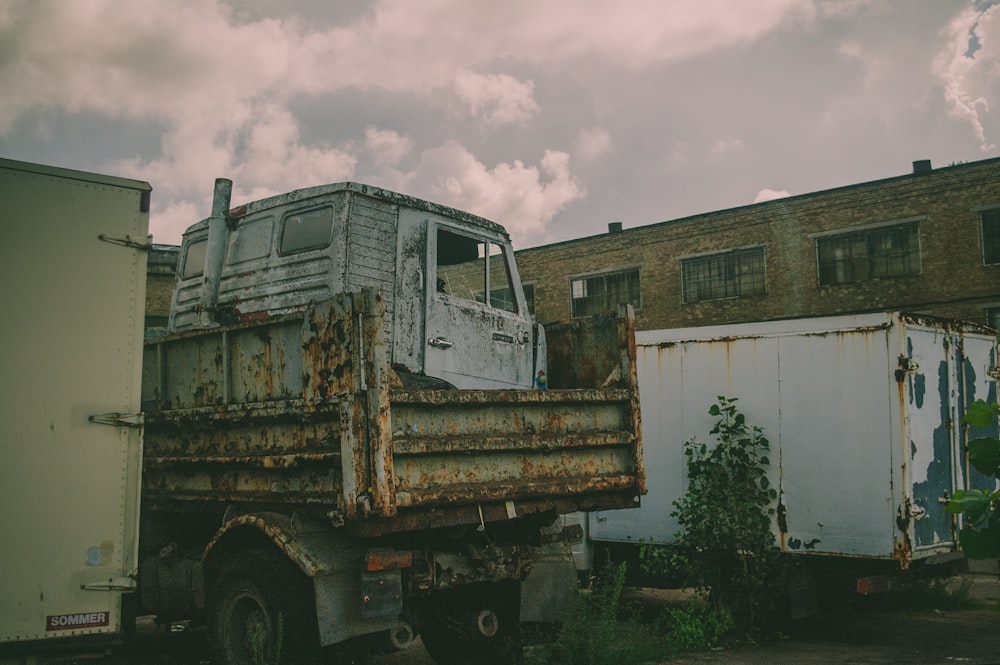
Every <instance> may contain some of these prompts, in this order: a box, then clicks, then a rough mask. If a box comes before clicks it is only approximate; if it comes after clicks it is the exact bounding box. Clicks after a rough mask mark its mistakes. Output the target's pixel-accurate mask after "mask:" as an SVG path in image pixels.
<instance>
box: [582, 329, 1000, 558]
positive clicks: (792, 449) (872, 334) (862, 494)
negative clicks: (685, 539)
mask: <svg viewBox="0 0 1000 665" xmlns="http://www.w3.org/2000/svg"><path fill="white" fill-rule="evenodd" d="M996 344H997V342H996V336H995V333H994V331H992V330H990V329H987V328H984V327H982V326H977V325H974V324H970V323H962V322H956V321H945V320H940V319H933V318H929V317H918V316H908V315H905V314H901V313H898V312H888V313H881V314H865V315H856V316H839V317H823V318H815V319H799V320H788V321H775V322H762V323H751V324H741V325H733V326H711V327H703V328H687V329H679V330H659V331H648V332H642V333H640V334H639V335H638V348H639V354H638V356H639V362H638V367H639V385H640V392H641V396H642V410H643V413H644V414H645V422H644V430H645V431H644V435H645V436H644V439H645V441H646V446H645V453H646V463H647V465H648V468H649V469H650V478H651V479H652V480H651V482H650V488H649V494H648V495H647V496H646V498H645V499H644V501H643V506H642V508H641V509H639V510H636V511H625V512H617V513H594V514H591V515H590V516H589V529H590V533H591V539H592V540H595V541H616V542H639V541H646V542H662V543H669V542H672V539H673V536H674V534H675V533H676V532H677V531H678V529H679V524H678V523H677V521H676V518H674V517H672V516H671V515H670V513H671V512H672V511H673V509H674V502H675V501H677V500H678V499H680V498H681V497H682V496H683V493H684V491H685V488H686V477H685V469H686V466H685V458H684V453H683V446H684V443H685V442H686V441H688V440H690V439H692V438H697V439H699V440H701V441H705V442H707V441H709V440H710V437H709V431H710V429H711V428H712V426H713V423H714V421H715V418H714V417H712V416H711V415H709V414H708V408H709V407H710V406H711V405H712V404H713V403H714V402H715V401H716V398H717V396H718V395H724V396H729V397H736V398H738V400H739V401H738V402H737V406H738V407H739V408H740V410H741V411H742V412H743V413H744V414H745V415H746V417H747V420H748V422H750V423H752V424H754V425H759V426H761V427H763V429H764V434H765V436H767V437H768V439H769V440H770V443H771V454H770V455H769V457H770V460H771V466H770V470H769V473H770V479H771V484H772V486H773V487H775V488H777V489H778V491H779V506H778V514H779V515H780V519H778V520H776V521H775V523H774V525H773V528H774V532H775V537H776V540H777V542H778V543H779V544H780V546H781V547H782V549H784V550H785V551H787V552H793V553H800V554H810V555H815V554H822V555H830V556H849V557H866V558H873V559H885V560H893V559H895V560H897V561H898V562H899V563H900V564H902V565H903V566H906V565H908V564H909V563H910V562H911V561H913V560H915V559H921V558H926V557H930V556H933V555H935V554H941V553H946V552H949V551H951V550H953V549H954V548H955V547H956V544H955V534H954V529H955V528H956V526H959V525H957V524H955V523H954V522H953V520H952V516H951V515H949V514H947V513H946V512H945V511H944V510H943V501H945V500H946V497H947V496H950V495H951V494H952V493H953V492H954V491H955V490H956V489H963V488H966V487H968V486H969V482H970V478H972V477H973V474H971V473H970V470H969V469H968V464H967V461H966V455H965V444H966V441H967V440H968V439H969V436H970V433H969V432H967V431H966V430H965V429H964V428H963V427H962V426H961V424H960V423H961V417H962V414H963V413H964V411H965V409H966V408H967V407H968V405H969V404H970V403H971V402H973V401H974V400H976V399H986V400H989V401H995V400H996V396H997V387H996V376H997V374H996V367H997V357H996V353H997V352H996ZM982 435H983V433H981V432H980V433H974V434H973V436H982ZM992 435H993V436H995V435H996V431H995V429H994V430H993V431H992ZM973 480H974V478H973Z"/></svg>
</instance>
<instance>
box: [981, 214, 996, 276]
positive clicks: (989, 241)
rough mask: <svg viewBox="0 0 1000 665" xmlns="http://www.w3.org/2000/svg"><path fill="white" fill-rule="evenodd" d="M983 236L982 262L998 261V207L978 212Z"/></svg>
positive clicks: (994, 262)
mask: <svg viewBox="0 0 1000 665" xmlns="http://www.w3.org/2000/svg"><path fill="white" fill-rule="evenodd" d="M979 226H980V229H981V230H982V236H983V264H984V265H994V264H997V263H1000V209H997V210H987V211H985V212H981V213H979Z"/></svg>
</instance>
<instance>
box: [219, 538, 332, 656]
mask: <svg viewBox="0 0 1000 665" xmlns="http://www.w3.org/2000/svg"><path fill="white" fill-rule="evenodd" d="M314 608H315V600H314V599H313V587H312V584H311V583H310V580H309V578H308V577H306V576H305V575H304V574H302V572H301V571H299V570H298V568H296V567H295V565H294V564H292V563H291V562H290V561H289V560H288V559H286V558H285V557H284V556H283V555H281V554H280V553H278V552H275V551H270V550H248V551H245V552H239V553H237V554H235V555H234V556H233V557H232V558H230V559H229V561H227V562H226V563H225V564H224V565H223V567H222V570H221V571H220V573H219V575H218V577H217V578H216V581H215V583H214V584H213V585H212V588H211V591H210V592H209V598H208V621H209V626H208V628H209V637H210V639H211V647H212V652H213V659H212V662H213V663H214V664H216V665H257V664H259V663H279V662H283V663H311V662H317V658H318V657H319V654H320V649H319V630H318V628H317V625H316V613H315V609H314Z"/></svg>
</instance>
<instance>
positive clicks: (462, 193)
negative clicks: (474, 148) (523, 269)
mask: <svg viewBox="0 0 1000 665" xmlns="http://www.w3.org/2000/svg"><path fill="white" fill-rule="evenodd" d="M413 185H414V186H415V187H416V188H418V189H420V190H423V191H425V194H424V196H426V197H428V198H431V199H432V200H434V201H438V202H440V203H444V204H446V205H450V206H452V207H455V208H459V209H461V210H468V211H469V212H472V213H474V214H477V215H480V216H482V217H486V218H487V219H492V220H494V221H496V222H498V223H500V224H502V225H503V226H504V227H505V228H506V229H507V231H508V232H509V233H510V234H511V236H512V237H514V239H515V243H516V244H517V245H522V244H524V243H526V242H529V241H532V240H537V239H539V238H540V237H542V236H543V235H544V231H545V225H546V224H547V223H548V222H549V221H550V220H551V219H552V217H553V216H554V215H555V214H556V213H558V212H559V211H560V210H562V209H563V208H564V207H565V206H566V205H568V204H569V203H571V202H573V201H576V200H578V199H581V198H583V197H584V195H585V192H584V190H583V187H582V186H581V185H580V183H579V182H577V180H576V178H575V177H574V176H573V174H572V173H571V172H570V169H569V155H567V154H566V153H563V152H558V151H552V150H547V151H545V154H544V156H543V157H542V159H541V162H540V163H539V164H538V165H537V166H533V165H526V164H524V163H523V162H521V161H519V160H516V161H514V162H513V163H506V162H502V163H500V164H497V165H496V166H494V167H493V168H492V169H491V168H488V167H487V166H486V165H485V164H483V163H482V162H480V161H479V160H478V159H476V157H475V156H474V155H473V154H472V153H471V152H469V151H468V150H467V149H466V148H465V147H464V146H462V145H461V144H459V143H458V142H456V141H449V142H448V143H446V144H444V145H442V146H440V147H439V148H435V149H433V150H428V151H426V152H425V153H424V154H423V155H422V157H421V160H420V165H419V166H418V168H417V171H416V174H415V175H414V180H413Z"/></svg>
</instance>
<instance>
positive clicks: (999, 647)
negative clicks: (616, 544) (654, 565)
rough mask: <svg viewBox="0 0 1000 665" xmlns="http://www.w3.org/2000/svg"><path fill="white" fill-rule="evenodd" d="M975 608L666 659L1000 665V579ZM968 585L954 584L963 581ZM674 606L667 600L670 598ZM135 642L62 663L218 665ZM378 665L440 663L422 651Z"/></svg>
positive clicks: (689, 662) (913, 614)
mask: <svg viewBox="0 0 1000 665" xmlns="http://www.w3.org/2000/svg"><path fill="white" fill-rule="evenodd" d="M961 580H964V581H966V582H967V583H968V584H969V587H968V588H969V595H970V596H971V598H973V599H975V600H977V601H979V603H978V604H977V606H976V607H971V608H963V609H959V610H935V609H929V610H928V609H923V610H921V611H913V610H907V609H905V608H904V609H899V608H898V607H895V606H894V607H893V609H892V610H888V609H886V608H885V607H881V606H880V605H879V603H878V602H877V601H873V602H868V601H863V602H857V603H852V604H851V605H850V606H849V607H848V606H845V607H843V608H840V609H837V610H834V611H824V612H821V613H819V614H818V615H815V616H813V617H811V618H809V619H804V620H801V621H798V622H795V623H794V624H792V626H791V627H790V628H789V632H788V635H787V636H786V639H784V640H782V641H780V642H778V643H775V644H767V645H760V646H747V645H739V646H731V647H724V648H719V649H714V650H711V651H705V652H697V653H691V654H685V655H684V656H681V657H677V658H675V659H673V660H670V661H667V662H669V663H672V664H676V665H695V664H697V665H723V664H725V665H888V664H909V665H955V664H962V663H966V664H969V665H1000V611H998V607H1000V578H998V576H997V575H996V574H995V573H970V574H966V575H963V576H962V578H961ZM961 580H955V583H956V584H960V583H961ZM630 593H631V594H632V595H633V596H634V597H639V598H643V597H645V599H646V600H649V599H654V600H655V599H656V598H657V597H658V596H657V594H658V593H661V592H655V591H649V590H630ZM665 602H668V601H665ZM137 632H138V635H137V638H136V640H135V641H134V642H132V643H131V644H129V645H128V646H126V647H122V648H120V649H117V650H115V651H114V652H113V653H112V654H110V655H108V656H106V657H101V658H96V659H95V658H87V659H76V658H74V659H63V660H60V661H58V662H59V663H60V664H61V665H211V661H210V660H209V658H208V656H207V654H206V649H205V642H204V637H203V635H202V634H201V633H200V632H198V631H176V632H170V631H164V630H161V629H158V628H156V627H155V626H154V625H152V624H147V625H140V627H139V630H138V631H137ZM372 665H433V661H432V660H431V659H430V657H429V656H428V655H427V652H426V651H424V649H423V648H422V647H421V646H420V644H419V643H418V644H416V645H414V646H413V647H412V648H410V649H408V650H406V651H403V652H400V653H396V654H393V655H389V656H375V657H373V658H372Z"/></svg>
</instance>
